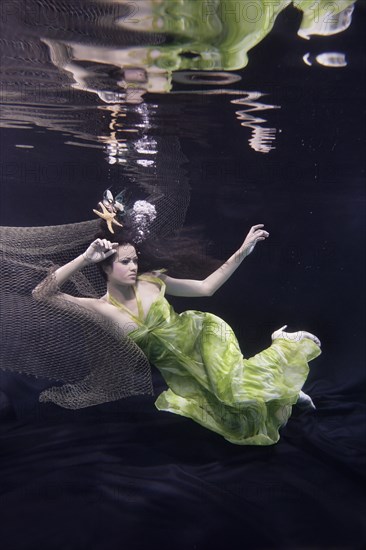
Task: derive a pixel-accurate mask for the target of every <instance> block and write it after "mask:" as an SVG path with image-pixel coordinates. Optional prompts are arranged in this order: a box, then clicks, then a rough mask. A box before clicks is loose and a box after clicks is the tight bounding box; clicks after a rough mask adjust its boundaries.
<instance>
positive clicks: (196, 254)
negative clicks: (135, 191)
mask: <svg viewBox="0 0 366 550" xmlns="http://www.w3.org/2000/svg"><path fill="white" fill-rule="evenodd" d="M95 238H96V239H108V240H109V241H111V242H118V244H120V245H124V244H126V245H127V244H130V245H132V246H134V247H135V249H136V252H137V254H138V258H139V263H138V270H139V272H140V273H145V272H148V271H154V270H158V269H166V271H167V274H168V275H171V276H172V277H178V278H185V277H187V278H197V279H203V278H205V277H207V276H208V275H209V274H210V273H212V272H213V271H215V269H218V267H220V265H222V261H220V260H217V259H216V258H214V257H213V256H211V254H210V248H211V244H212V243H211V242H210V241H208V239H206V238H204V237H203V232H202V229H201V228H200V227H198V226H193V227H185V228H183V229H180V230H178V231H175V232H174V233H173V234H171V235H170V236H168V237H162V238H148V239H146V240H145V241H143V242H141V243H136V235H135V234H134V232H133V231H132V230H131V229H129V228H128V227H126V226H124V227H123V228H121V229H118V230H116V231H115V233H114V234H111V233H110V232H109V230H108V228H107V225H106V223H105V222H104V221H101V224H100V229H99V231H98V233H97V234H96V235H95ZM114 260H115V255H114V254H112V255H111V256H109V257H108V258H106V259H105V260H103V261H102V262H99V263H98V264H97V265H98V267H99V269H100V272H101V274H102V276H103V278H104V279H105V280H107V279H108V277H107V274H106V267H107V266H112V264H113V262H114Z"/></svg>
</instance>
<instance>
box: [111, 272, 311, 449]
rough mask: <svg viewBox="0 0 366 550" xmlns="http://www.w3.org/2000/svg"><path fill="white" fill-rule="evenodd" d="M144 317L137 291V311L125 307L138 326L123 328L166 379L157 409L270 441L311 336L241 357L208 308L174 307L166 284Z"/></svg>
mask: <svg viewBox="0 0 366 550" xmlns="http://www.w3.org/2000/svg"><path fill="white" fill-rule="evenodd" d="M139 279H141V280H146V281H150V282H153V283H156V284H159V285H160V295H159V296H158V298H157V300H156V301H155V302H153V304H152V305H151V307H150V310H149V312H148V314H147V316H146V318H145V319H143V310H142V305H141V301H140V298H139V296H138V293H137V291H136V298H137V303H138V307H139V316H138V317H137V316H134V315H132V313H131V312H130V311H129V310H128V309H127V308H126V307H125V306H123V305H122V304H119V302H116V301H115V300H113V299H112V298H111V299H110V301H111V303H113V304H114V305H117V306H119V307H121V308H122V309H124V310H125V311H127V312H128V313H129V315H130V316H131V317H132V318H133V320H134V321H135V322H136V323H137V324H138V328H137V329H135V330H134V331H133V332H131V333H130V334H129V336H130V338H132V339H133V340H134V341H135V342H136V344H137V345H138V346H139V347H140V348H141V349H142V350H143V351H144V353H145V354H146V356H147V357H148V359H149V360H150V362H151V363H152V364H154V365H155V366H156V367H157V368H158V369H159V371H160V372H161V374H162V375H163V377H164V379H165V381H166V383H167V384H168V386H169V389H168V390H167V391H164V392H163V393H161V394H160V396H159V397H158V399H157V400H156V403H155V405H156V407H157V408H158V409H159V410H163V411H169V412H173V413H176V414H179V415H182V416H186V417H188V418H191V419H193V420H195V421H196V422H198V423H199V424H201V425H202V426H204V427H206V428H208V429H210V430H213V431H215V432H217V433H219V434H221V435H222V436H223V437H225V439H227V440H228V441H231V442H232V443H237V444H239V445H271V444H273V443H276V442H277V441H278V439H279V433H278V429H279V428H280V427H281V426H282V425H284V424H285V423H286V421H287V419H288V418H289V416H290V414H291V410H292V405H293V404H294V403H295V402H296V401H297V398H298V393H299V391H300V390H301V388H302V386H303V384H304V382H305V380H306V377H307V375H308V371H309V367H308V364H307V362H308V361H309V360H311V359H314V358H315V357H316V356H318V355H319V354H320V349H319V348H318V346H317V345H316V344H315V343H314V342H312V341H311V340H309V339H303V340H300V341H299V342H290V341H287V340H284V339H276V340H275V341H274V342H273V343H272V345H271V346H270V347H269V348H268V349H266V350H264V351H262V352H261V353H259V354H257V355H255V356H254V357H252V358H250V359H244V358H243V355H242V353H241V351H240V348H239V344H238V341H237V339H236V337H235V334H234V333H233V331H232V329H231V328H230V327H229V325H228V324H227V323H225V322H224V321H223V320H222V319H220V318H219V317H217V316H216V315H213V314H211V313H202V312H199V311H194V310H190V311H185V312H183V313H181V314H177V313H176V312H175V311H174V309H173V308H172V306H171V305H170V304H169V302H168V301H167V300H166V299H165V297H164V290H165V284H164V282H163V281H162V280H161V279H159V278H157V277H152V276H149V275H141V276H140V277H139Z"/></svg>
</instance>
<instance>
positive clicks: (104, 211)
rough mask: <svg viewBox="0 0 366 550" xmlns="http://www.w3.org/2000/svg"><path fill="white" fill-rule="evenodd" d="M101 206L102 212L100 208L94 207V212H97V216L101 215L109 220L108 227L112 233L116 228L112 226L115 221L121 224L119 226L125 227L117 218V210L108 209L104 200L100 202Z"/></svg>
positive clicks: (116, 223)
mask: <svg viewBox="0 0 366 550" xmlns="http://www.w3.org/2000/svg"><path fill="white" fill-rule="evenodd" d="M99 206H100V207H101V209H102V212H99V210H94V209H93V212H94V214H97V216H99V217H100V218H102V219H103V220H105V221H106V222H107V226H108V229H109V231H110V232H111V233H114V230H113V227H112V224H113V223H114V224H115V225H119V227H123V225H122V224H121V223H119V222H118V221H117V220H116V212H113V211H112V212H111V211H110V210H108V208H106V207H105V206H104V204H103V203H102V202H100V203H99Z"/></svg>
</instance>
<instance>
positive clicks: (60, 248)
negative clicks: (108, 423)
mask: <svg viewBox="0 0 366 550" xmlns="http://www.w3.org/2000/svg"><path fill="white" fill-rule="evenodd" d="M97 226H98V222H97V221H91V222H83V223H80V224H71V225H65V226H53V227H41V228H39V227H36V228H29V227H28V228H17V227H2V228H1V240H0V247H1V292H0V308H1V327H2V351H1V365H0V366H1V368H3V369H8V370H12V371H16V372H20V373H25V374H29V375H33V376H36V377H42V378H48V379H50V380H52V381H55V382H57V383H58V385H55V386H52V387H50V388H49V389H46V390H44V391H43V392H42V393H41V394H40V401H52V402H54V403H56V404H58V405H60V406H62V407H65V408H70V409H77V408H81V407H88V406H91V405H97V404H99V403H103V402H106V401H114V400H117V399H120V398H123V397H128V396H131V395H136V394H143V393H145V394H146V393H150V394H151V393H152V382H151V371H150V365H149V362H148V360H147V358H146V357H145V355H144V354H143V353H142V352H141V350H140V349H139V348H138V347H137V346H136V345H135V344H134V342H133V341H132V340H130V339H129V338H127V337H121V333H120V332H119V331H118V329H117V326H115V325H114V324H113V323H112V322H109V323H108V322H106V320H105V319H104V318H102V317H101V316H100V315H98V314H95V313H93V312H90V311H89V310H86V309H85V308H84V307H82V306H79V305H76V304H74V303H70V302H69V301H67V300H65V299H63V298H62V294H61V293H60V292H59V289H58V288H57V283H56V280H55V277H54V276H53V272H54V271H55V269H56V268H57V264H64V263H67V262H68V261H70V260H72V259H73V258H75V256H77V255H79V254H81V253H82V252H83V251H84V250H85V248H86V246H87V245H88V244H89V243H90V242H91V241H92V240H93V236H94V233H95V231H96V229H97ZM9 243H10V244H9ZM45 243H47V245H46V246H45ZM42 280H43V282H42V283H41V285H40V286H39V287H38V288H37V291H36V292H35V293H34V294H33V295H32V290H33V289H34V288H35V286H36V285H37V284H39V283H40V281H42ZM62 290H63V291H65V292H66V293H70V294H73V295H75V296H89V297H94V298H98V297H100V296H101V295H102V294H103V293H104V292H103V291H105V283H104V282H103V279H102V278H101V276H100V274H99V272H98V269H97V267H96V266H95V265H90V266H88V267H87V268H86V269H85V270H83V272H78V273H77V274H76V275H75V276H74V277H71V279H70V280H69V281H68V282H67V283H66V284H65V285H64V286H63V288H62ZM60 383H61V384H62V385H60Z"/></svg>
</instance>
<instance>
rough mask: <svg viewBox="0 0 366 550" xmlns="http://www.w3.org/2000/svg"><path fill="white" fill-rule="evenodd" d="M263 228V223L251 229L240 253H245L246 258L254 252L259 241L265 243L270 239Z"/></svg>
mask: <svg viewBox="0 0 366 550" xmlns="http://www.w3.org/2000/svg"><path fill="white" fill-rule="evenodd" d="M263 227H264V225H263V223H259V224H258V225H253V227H251V229H250V231H249V233H248V235H247V236H246V238H245V241H244V242H243V244H242V245H241V247H240V252H241V253H244V254H245V256H248V255H249V254H250V253H251V252H253V250H254V247H255V245H256V244H257V242H258V241H264V240H265V239H266V238H267V237H269V233H268V231H265V230H264V229H263Z"/></svg>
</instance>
